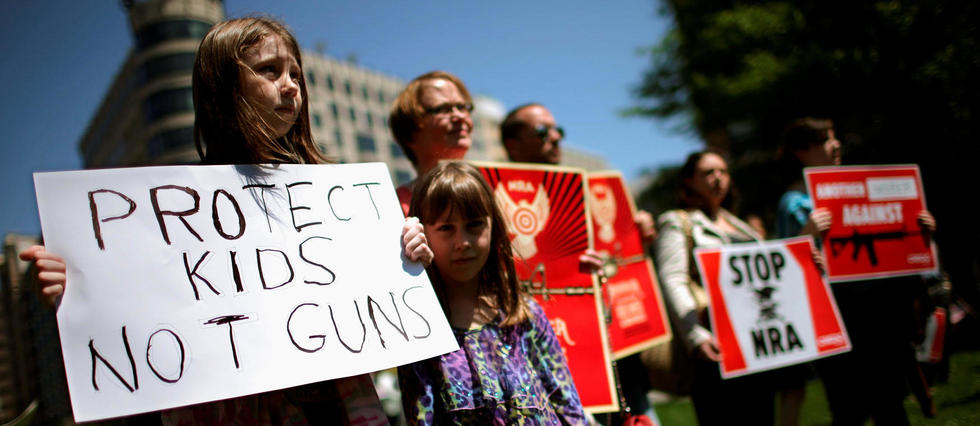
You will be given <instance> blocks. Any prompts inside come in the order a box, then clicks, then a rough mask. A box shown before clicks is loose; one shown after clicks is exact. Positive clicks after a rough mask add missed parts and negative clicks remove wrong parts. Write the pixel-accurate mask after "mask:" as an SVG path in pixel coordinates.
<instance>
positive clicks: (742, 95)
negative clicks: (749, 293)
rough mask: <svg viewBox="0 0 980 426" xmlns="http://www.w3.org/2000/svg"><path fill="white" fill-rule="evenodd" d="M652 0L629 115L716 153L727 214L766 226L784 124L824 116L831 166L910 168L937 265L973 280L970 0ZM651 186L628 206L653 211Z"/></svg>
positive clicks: (976, 93) (979, 236)
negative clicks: (736, 198)
mask: <svg viewBox="0 0 980 426" xmlns="http://www.w3.org/2000/svg"><path fill="white" fill-rule="evenodd" d="M662 1H663V6H664V7H663V10H665V13H668V14H670V15H672V16H673V18H674V19H673V20H674V28H673V30H672V31H671V32H670V33H669V34H668V35H667V36H665V38H664V39H663V40H661V41H660V43H659V44H658V45H657V46H655V47H654V48H652V49H651V55H650V58H651V64H650V67H649V69H648V70H647V71H646V73H645V75H644V76H643V79H642V82H641V84H640V85H639V87H638V88H637V90H636V95H637V105H636V107H635V108H633V109H632V110H631V112H632V113H634V114H639V115H646V116H650V117H654V118H658V119H666V118H677V117H682V118H684V119H685V120H687V121H688V122H689V125H690V127H691V128H693V129H695V130H696V131H697V132H698V134H700V135H701V137H702V139H704V140H705V142H706V144H707V145H708V146H711V147H713V148H716V149H720V150H722V151H724V152H727V153H728V154H729V155H730V156H731V167H732V170H733V180H734V182H735V183H736V186H737V187H739V188H741V189H742V191H741V194H742V196H743V197H742V204H741V205H742V211H741V213H743V214H744V213H757V214H760V215H761V216H762V217H763V218H765V219H767V223H772V222H771V221H772V218H773V217H774V211H775V207H776V203H777V201H778V197H779V195H780V194H781V193H782V192H783V190H784V189H785V185H786V182H785V181H784V180H780V179H779V176H778V173H777V167H776V160H775V159H776V154H777V152H778V144H779V134H780V132H781V130H782V129H783V127H784V126H785V124H786V123H787V122H789V121H790V120H792V119H794V118H798V117H802V116H813V117H827V118H832V119H833V120H834V122H835V124H836V128H837V134H838V138H839V139H841V141H842V142H843V145H844V162H845V164H876V163H917V164H919V165H920V167H921V169H922V173H923V180H924V182H925V185H926V193H927V194H928V200H927V201H928V203H929V207H930V210H932V211H933V213H934V214H935V216H936V218H937V220H938V222H939V232H938V234H937V239H938V240H939V242H940V245H941V251H942V254H943V260H944V261H945V263H946V267H947V269H949V270H950V272H951V273H955V274H956V275H958V276H959V277H960V278H961V279H962V280H969V281H970V282H972V283H975V282H976V281H977V280H976V278H975V277H976V275H975V273H976V270H977V269H978V268H980V262H978V256H977V251H978V250H977V249H976V247H977V246H978V245H980V233H978V231H977V229H978V228H977V227H975V226H972V225H973V223H972V222H973V221H972V216H973V215H974V214H975V208H965V207H964V206H965V205H974V204H973V202H972V199H973V198H974V196H975V194H976V193H977V191H976V190H975V189H974V185H975V182H974V179H971V178H972V176H971V174H969V172H968V171H969V170H974V168H975V167H976V166H975V163H976V162H977V160H978V154H980V148H978V147H980V145H978V144H977V138H978V136H980V116H978V111H980V108H978V107H980V105H978V103H980V88H978V81H980V79H978V77H977V76H978V75H980V42H978V30H977V27H978V24H977V23H978V22H980V14H978V4H977V3H976V2H970V1H965V2H964V1H958V0H934V1H930V2H922V1H910V0H892V1H858V2H853V1H826V0H825V1H821V0H800V1H793V2H789V1H761V0H756V1H707V2H706V1H696V0H662ZM665 172H667V173H664V176H665V178H666V179H667V180H669V179H675V183H676V177H671V175H672V174H671V173H670V170H665ZM968 176H969V177H968ZM665 187H666V184H665V180H664V179H661V180H660V181H659V182H654V183H653V186H651V188H650V189H649V190H648V191H646V193H645V194H644V195H642V196H641V200H646V201H647V202H654V201H651V200H661V201H662V200H663V199H664V198H665V195H664V194H663V193H662V191H664V190H665V189H666V188H665ZM656 207H660V208H661V209H662V208H663V206H660V205H658V206H655V208H656ZM954 278H956V277H954Z"/></svg>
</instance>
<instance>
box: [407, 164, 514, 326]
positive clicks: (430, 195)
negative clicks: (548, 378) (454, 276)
mask: <svg viewBox="0 0 980 426" xmlns="http://www.w3.org/2000/svg"><path fill="white" fill-rule="evenodd" d="M446 212H448V214H449V217H452V216H453V215H455V214H458V215H459V216H460V217H463V218H466V219H471V218H480V217H487V216H489V217H490V255H489V256H487V262H486V263H485V264H484V265H483V268H482V269H481V270H480V275H479V287H478V288H477V294H478V295H479V296H481V297H485V298H488V299H490V300H492V301H493V303H494V304H495V307H496V308H497V309H499V311H500V313H501V315H502V321H501V324H500V325H502V326H510V325H516V324H519V323H521V322H524V321H526V320H527V319H528V318H530V311H529V309H528V306H527V303H526V301H525V297H526V294H525V290H524V287H523V286H521V285H520V283H519V282H518V281H517V272H516V269H515V267H514V251H513V249H512V248H511V244H510V237H509V236H508V235H507V224H506V223H505V222H504V216H503V214H501V213H500V208H499V207H498V206H497V204H496V201H495V199H494V197H493V191H491V190H490V185H488V184H487V182H486V180H484V178H483V175H481V174H480V172H479V171H478V170H477V169H476V168H475V167H473V166H472V165H469V164H466V163H464V162H461V161H443V162H440V163H439V164H438V165H437V166H436V167H434V168H432V170H429V172H428V173H426V174H425V175H424V176H422V178H421V179H420V181H419V182H418V183H417V184H416V185H415V191H414V192H413V193H412V206H411V209H410V211H409V214H410V215H412V216H416V217H418V218H419V221H421V222H422V223H423V224H426V225H431V224H432V223H434V222H435V221H436V220H437V219H439V218H440V217H441V216H442V215H443V214H444V213H446ZM429 272H430V273H429V278H430V279H431V280H432V284H433V287H435V290H436V294H437V295H439V299H440V301H441V302H442V306H443V309H445V310H446V311H447V312H446V314H447V315H448V314H449V305H448V304H447V303H446V302H447V301H446V298H445V292H446V289H445V283H443V281H442V278H441V276H440V274H439V269H438V268H437V267H436V264H435V262H433V263H432V265H431V266H429Z"/></svg>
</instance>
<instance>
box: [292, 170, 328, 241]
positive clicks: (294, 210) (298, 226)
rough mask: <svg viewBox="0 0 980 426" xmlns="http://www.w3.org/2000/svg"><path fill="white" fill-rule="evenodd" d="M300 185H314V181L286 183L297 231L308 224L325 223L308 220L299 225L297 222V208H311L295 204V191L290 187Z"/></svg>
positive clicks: (294, 226)
mask: <svg viewBox="0 0 980 426" xmlns="http://www.w3.org/2000/svg"><path fill="white" fill-rule="evenodd" d="M298 185H313V182H293V183H290V184H286V196H287V197H288V198H289V215H290V216H291V217H292V218H293V228H295V229H296V232H300V231H302V230H303V228H305V227H307V226H313V225H319V224H321V223H323V222H306V223H304V224H302V225H297V224H296V210H309V209H310V208H309V207H308V206H294V205H293V192H292V191H290V188H292V187H294V186H298Z"/></svg>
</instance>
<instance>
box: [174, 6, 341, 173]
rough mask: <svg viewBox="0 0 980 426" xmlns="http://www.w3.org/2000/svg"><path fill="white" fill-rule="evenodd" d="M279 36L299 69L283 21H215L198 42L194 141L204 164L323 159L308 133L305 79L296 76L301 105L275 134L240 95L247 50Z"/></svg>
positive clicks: (293, 43) (292, 41)
mask: <svg viewBox="0 0 980 426" xmlns="http://www.w3.org/2000/svg"><path fill="white" fill-rule="evenodd" d="M270 36H271V37H279V38H281V39H282V41H283V42H284V43H285V44H286V46H287V47H288V48H289V50H290V52H291V53H292V54H293V56H295V57H296V62H297V63H298V64H299V66H300V69H302V68H303V59H302V57H301V56H300V51H299V44H297V43H296V38H295V37H293V35H292V34H291V33H290V32H289V30H288V29H287V28H286V27H285V25H283V24H282V23H280V22H278V21H276V20H274V19H270V18H265V17H247V18H239V19H229V20H226V21H222V22H219V23H217V24H215V25H214V26H213V27H211V29H210V30H209V31H208V33H207V34H206V35H205V36H204V40H202V41H201V45H200V47H199V48H198V50H197V58H196V59H195V60H194V73H193V80H192V86H193V92H194V144H195V145H196V146H197V152H198V154H199V155H200V156H201V161H202V162H203V163H204V164H254V163H312V164H316V163H322V162H325V159H324V157H323V156H322V155H321V154H320V152H319V151H318V150H317V149H316V145H315V144H314V143H313V136H312V133H311V131H310V118H309V115H310V113H309V100H308V98H309V97H308V96H307V91H306V81H305V80H304V79H303V78H302V76H301V77H300V79H299V88H300V94H301V95H302V98H303V99H302V104H301V105H300V110H299V113H298V115H297V117H296V122H295V123H294V124H293V126H292V128H290V129H289V132H288V133H286V135H285V136H283V137H281V138H277V137H275V132H274V131H273V129H272V126H271V124H270V123H266V122H265V121H264V120H263V119H262V117H261V116H260V115H259V113H258V111H256V109H255V107H254V106H253V105H251V104H250V103H249V102H248V100H247V99H246V98H245V96H244V94H243V90H242V89H243V88H242V82H241V78H240V76H241V73H242V71H243V70H247V69H248V67H247V66H246V65H245V63H244V62H243V61H242V57H243V56H244V55H245V52H246V51H247V50H248V49H250V48H252V47H253V46H255V45H257V44H258V43H259V42H261V41H262V40H263V39H264V38H265V37H270Z"/></svg>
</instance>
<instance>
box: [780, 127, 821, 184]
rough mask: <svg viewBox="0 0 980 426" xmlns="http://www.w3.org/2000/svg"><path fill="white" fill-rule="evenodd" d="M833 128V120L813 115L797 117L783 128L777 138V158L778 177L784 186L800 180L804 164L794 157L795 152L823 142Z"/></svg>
mask: <svg viewBox="0 0 980 426" xmlns="http://www.w3.org/2000/svg"><path fill="white" fill-rule="evenodd" d="M833 129H834V121H833V120H830V119H827V118H813V117H803V118H797V119H795V120H793V121H791V122H790V123H789V124H787V125H786V127H785V128H783V132H782V135H781V136H780V138H779V153H778V158H779V177H780V179H782V181H783V186H784V187H788V186H790V185H792V184H794V183H795V182H797V181H799V180H800V177H801V175H800V173H801V172H802V170H803V167H804V165H803V163H802V162H801V161H800V159H799V158H797V157H796V153H797V152H799V151H805V150H808V149H810V147H812V146H814V145H819V144H822V143H824V142H825V141H826V140H827V138H828V137H830V131H831V130H833Z"/></svg>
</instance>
